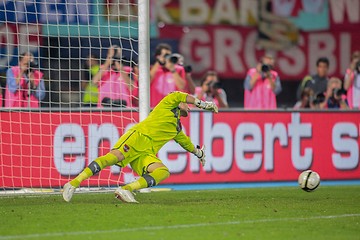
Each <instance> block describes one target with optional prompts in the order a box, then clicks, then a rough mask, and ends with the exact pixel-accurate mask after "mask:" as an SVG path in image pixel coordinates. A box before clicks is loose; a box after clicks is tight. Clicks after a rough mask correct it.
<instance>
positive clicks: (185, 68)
mask: <svg viewBox="0 0 360 240" xmlns="http://www.w3.org/2000/svg"><path fill="white" fill-rule="evenodd" d="M184 70H185V72H186V73H191V72H192V67H191V65H187V66H185V67H184Z"/></svg>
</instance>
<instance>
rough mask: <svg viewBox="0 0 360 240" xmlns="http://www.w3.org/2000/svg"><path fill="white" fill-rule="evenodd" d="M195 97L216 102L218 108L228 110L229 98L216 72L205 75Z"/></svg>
mask: <svg viewBox="0 0 360 240" xmlns="http://www.w3.org/2000/svg"><path fill="white" fill-rule="evenodd" d="M195 97H197V98H198V99H200V100H203V101H210V102H214V103H215V104H216V106H217V107H218V108H228V107H229V105H228V102H227V96H226V92H225V90H224V89H222V88H221V84H220V82H219V80H218V75H217V73H216V72H215V71H208V72H207V73H205V75H204V77H203V78H202V81H201V86H200V87H196V88H195Z"/></svg>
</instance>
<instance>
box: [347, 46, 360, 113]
mask: <svg viewBox="0 0 360 240" xmlns="http://www.w3.org/2000/svg"><path fill="white" fill-rule="evenodd" d="M344 89H345V90H346V91H347V99H348V101H349V106H350V108H356V109H359V108H360V51H355V52H354V53H353V54H352V57H351V64H350V66H349V68H348V69H346V74H345V78H344Z"/></svg>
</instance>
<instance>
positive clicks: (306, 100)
mask: <svg viewBox="0 0 360 240" xmlns="http://www.w3.org/2000/svg"><path fill="white" fill-rule="evenodd" d="M313 99H314V92H313V90H312V89H311V88H304V90H303V91H302V92H301V98H300V100H299V101H298V102H297V103H296V104H295V106H294V109H305V108H314V106H313V105H314V102H313Z"/></svg>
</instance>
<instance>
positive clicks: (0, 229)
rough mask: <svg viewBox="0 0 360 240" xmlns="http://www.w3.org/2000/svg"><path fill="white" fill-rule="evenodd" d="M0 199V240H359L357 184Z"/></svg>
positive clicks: (359, 212) (358, 194)
mask: <svg viewBox="0 0 360 240" xmlns="http://www.w3.org/2000/svg"><path fill="white" fill-rule="evenodd" d="M136 199H137V200H138V201H140V204H124V203H122V202H119V201H118V200H117V199H115V198H114V196H113V193H102V194H75V195H74V197H73V199H72V202H71V203H66V202H64V201H63V199H62V197H61V196H60V195H46V196H44V195H42V196H14V197H12V196H10V197H1V198H0V214H1V215H0V239H52V240H53V239H141V240H144V239H146V240H147V239H156V240H159V239H166V240H168V239H304V238H305V239H326V240H328V239H360V236H359V235H360V186H337V187H333V186H331V187H330V186H320V188H319V189H317V190H316V191H314V192H311V193H307V192H304V191H302V190H301V189H299V188H297V187H282V188H253V189H226V190H204V191H171V192H156V193H154V192H153V193H139V194H137V196H136Z"/></svg>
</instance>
